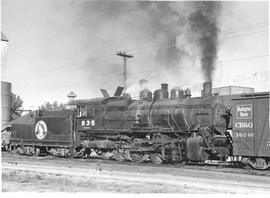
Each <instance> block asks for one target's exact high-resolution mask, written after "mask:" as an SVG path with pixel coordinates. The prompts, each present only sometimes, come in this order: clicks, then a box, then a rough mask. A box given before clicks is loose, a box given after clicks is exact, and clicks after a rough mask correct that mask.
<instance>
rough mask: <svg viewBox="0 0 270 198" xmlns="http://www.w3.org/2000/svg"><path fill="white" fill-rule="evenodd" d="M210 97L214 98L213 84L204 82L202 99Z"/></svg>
mask: <svg viewBox="0 0 270 198" xmlns="http://www.w3.org/2000/svg"><path fill="white" fill-rule="evenodd" d="M209 96H212V82H204V83H203V90H202V97H209Z"/></svg>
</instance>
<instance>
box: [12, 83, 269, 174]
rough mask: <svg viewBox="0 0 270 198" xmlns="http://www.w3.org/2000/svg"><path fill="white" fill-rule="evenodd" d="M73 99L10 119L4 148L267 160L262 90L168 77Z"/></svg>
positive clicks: (259, 163) (262, 163) (164, 158)
mask: <svg viewBox="0 0 270 198" xmlns="http://www.w3.org/2000/svg"><path fill="white" fill-rule="evenodd" d="M122 90H123V88H121V87H118V89H117V90H116V92H115V94H114V96H113V97H110V96H109V94H108V93H107V91H106V90H103V89H102V90H101V91H102V93H103V96H104V97H103V98H94V99H89V100H73V101H71V102H70V103H69V105H70V109H69V110H63V111H45V110H37V111H34V112H31V113H29V114H27V115H25V116H23V117H21V118H19V119H17V120H15V121H14V122H13V123H12V127H11V139H10V150H16V151H18V152H19V153H21V154H28V155H41V154H48V153H50V154H52V155H55V156H62V157H89V156H90V154H91V152H95V153H96V154H97V155H100V156H102V157H103V158H106V159H108V158H114V159H116V160H119V161H123V160H130V161H134V162H142V161H152V162H153V163H155V164H160V163H162V162H182V161H184V162H187V161H190V162H206V161H209V160H218V161H222V162H225V161H227V160H228V159H229V158H230V159H231V160H232V159H233V157H235V156H239V157H241V159H242V162H244V163H247V164H249V165H251V166H253V167H254V168H258V169H266V168H268V167H270V132H269V92H265V93H256V94H242V95H234V96H216V95H212V84H211V82H206V83H204V84H203V90H202V96H201V97H193V98H192V97H191V94H190V90H188V89H186V90H185V91H183V90H182V89H172V90H171V93H170V98H169V92H168V84H162V85H161V89H159V90H156V91H155V92H154V94H152V93H151V91H150V90H148V89H144V90H143V91H141V92H140V99H139V100H132V99H131V98H130V96H129V95H127V94H122Z"/></svg>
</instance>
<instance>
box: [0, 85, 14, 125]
mask: <svg viewBox="0 0 270 198" xmlns="http://www.w3.org/2000/svg"><path fill="white" fill-rule="evenodd" d="M11 104H12V93H11V83H9V82H5V81H1V111H2V113H1V116H2V119H1V122H2V126H3V125H4V124H6V123H7V122H9V121H10V110H11Z"/></svg>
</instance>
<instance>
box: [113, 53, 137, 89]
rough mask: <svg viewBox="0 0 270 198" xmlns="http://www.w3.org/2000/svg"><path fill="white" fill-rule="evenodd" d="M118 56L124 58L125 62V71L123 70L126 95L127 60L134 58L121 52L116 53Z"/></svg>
mask: <svg viewBox="0 0 270 198" xmlns="http://www.w3.org/2000/svg"><path fill="white" fill-rule="evenodd" d="M116 55H117V56H121V57H123V61H124V70H123V86H124V93H125V91H126V86H127V85H126V81H127V59H128V58H133V57H134V56H133V55H132V54H127V53H126V52H120V51H118V52H117V53H116Z"/></svg>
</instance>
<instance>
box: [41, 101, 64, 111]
mask: <svg viewBox="0 0 270 198" xmlns="http://www.w3.org/2000/svg"><path fill="white" fill-rule="evenodd" d="M39 109H44V110H64V109H66V105H65V104H64V103H59V104H58V103H57V101H54V102H53V103H50V102H46V103H45V104H43V105H41V106H40V107H39Z"/></svg>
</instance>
